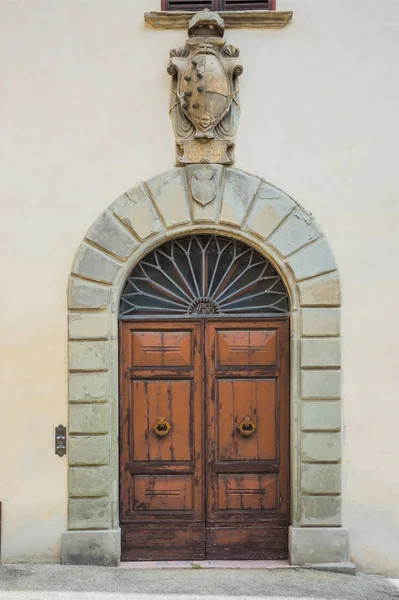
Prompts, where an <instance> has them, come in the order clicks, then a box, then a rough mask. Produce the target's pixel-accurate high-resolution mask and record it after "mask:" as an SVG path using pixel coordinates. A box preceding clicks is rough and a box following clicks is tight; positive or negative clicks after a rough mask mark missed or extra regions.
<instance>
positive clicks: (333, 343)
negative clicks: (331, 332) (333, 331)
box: [301, 338, 341, 367]
mask: <svg viewBox="0 0 399 600" xmlns="http://www.w3.org/2000/svg"><path fill="white" fill-rule="evenodd" d="M340 365H341V340H340V339H339V338H321V339H316V338H308V339H302V340H301V366H302V367H339V366H340Z"/></svg>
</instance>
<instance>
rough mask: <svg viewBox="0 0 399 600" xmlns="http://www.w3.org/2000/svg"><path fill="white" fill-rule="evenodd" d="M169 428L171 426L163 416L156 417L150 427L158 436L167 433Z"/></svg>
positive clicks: (163, 435)
mask: <svg viewBox="0 0 399 600" xmlns="http://www.w3.org/2000/svg"><path fill="white" fill-rule="evenodd" d="M171 428H172V426H171V425H170V423H168V421H167V420H166V419H165V418H164V417H158V419H157V422H156V423H155V425H154V427H153V428H152V429H153V431H155V433H156V434H157V435H158V436H159V437H165V435H168V433H169V431H170V430H171Z"/></svg>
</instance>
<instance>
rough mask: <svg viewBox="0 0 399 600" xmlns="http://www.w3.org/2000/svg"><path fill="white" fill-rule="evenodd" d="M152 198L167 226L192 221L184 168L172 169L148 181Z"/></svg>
mask: <svg viewBox="0 0 399 600" xmlns="http://www.w3.org/2000/svg"><path fill="white" fill-rule="evenodd" d="M147 187H148V189H149V190H150V192H151V195H152V199H153V201H154V203H155V205H156V207H157V209H158V212H159V213H160V214H161V215H162V217H163V220H164V222H165V224H166V226H167V227H173V226H176V225H184V224H185V223H189V222H190V221H191V216H190V210H189V200H188V194H187V184H186V180H185V175H184V169H181V168H180V169H172V170H171V171H167V172H166V173H162V174H161V175H158V176H157V177H153V178H152V179H150V180H149V181H147Z"/></svg>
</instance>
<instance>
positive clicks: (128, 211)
mask: <svg viewBox="0 0 399 600" xmlns="http://www.w3.org/2000/svg"><path fill="white" fill-rule="evenodd" d="M111 211H112V212H113V213H114V214H115V215H117V216H118V217H119V219H120V220H121V221H123V222H124V223H125V224H126V225H127V227H129V229H132V230H133V231H134V232H135V233H136V234H137V235H138V236H139V237H140V238H141V239H143V240H144V239H146V238H147V237H149V236H150V235H152V234H154V233H157V232H158V231H162V230H163V225H162V222H161V220H160V218H159V216H158V215H157V213H156V211H155V209H154V207H153V205H152V202H151V200H150V198H149V196H148V194H147V192H146V190H145V188H144V186H143V184H142V183H140V184H139V185H136V187H134V188H132V189H131V190H128V191H127V192H126V194H123V195H122V196H120V198H118V199H117V200H115V202H114V203H113V204H112V206H111Z"/></svg>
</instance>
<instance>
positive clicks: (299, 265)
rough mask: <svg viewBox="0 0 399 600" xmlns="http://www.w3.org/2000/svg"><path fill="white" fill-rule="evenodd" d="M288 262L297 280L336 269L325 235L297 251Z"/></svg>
mask: <svg viewBox="0 0 399 600" xmlns="http://www.w3.org/2000/svg"><path fill="white" fill-rule="evenodd" d="M287 263H288V265H289V267H290V269H291V271H292V272H293V274H294V277H295V279H296V280H297V281H299V280H301V279H307V278H308V277H315V276H316V275H320V274H321V273H327V272H328V271H333V270H334V269H336V266H335V261H334V257H333V255H332V252H331V249H330V246H329V245H328V243H327V240H326V239H325V238H324V237H321V238H319V239H318V240H316V241H315V242H313V243H312V244H310V245H309V246H306V247H305V248H302V250H298V252H295V254H293V255H292V256H291V257H290V258H289V259H288V261H287Z"/></svg>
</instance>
